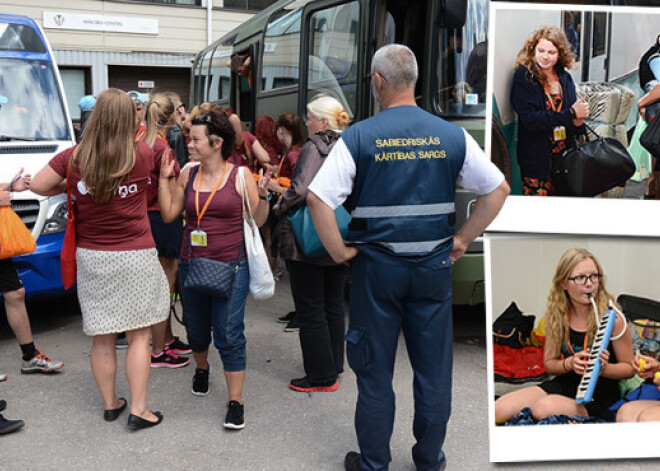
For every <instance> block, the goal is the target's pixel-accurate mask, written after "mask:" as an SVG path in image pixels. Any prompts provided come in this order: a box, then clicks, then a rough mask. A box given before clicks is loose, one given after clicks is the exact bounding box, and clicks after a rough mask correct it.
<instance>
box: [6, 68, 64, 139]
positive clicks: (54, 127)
mask: <svg viewBox="0 0 660 471" xmlns="http://www.w3.org/2000/svg"><path fill="white" fill-rule="evenodd" d="M67 134H68V126H67V121H66V114H65V112H64V106H63V101H62V97H61V96H60V93H59V89H58V87H57V82H56V80H55V73H54V70H53V65H52V63H51V62H47V61H35V60H24V59H7V58H0V141H11V140H30V141H31V140H34V141H50V140H68V137H69V136H68V135H67Z"/></svg>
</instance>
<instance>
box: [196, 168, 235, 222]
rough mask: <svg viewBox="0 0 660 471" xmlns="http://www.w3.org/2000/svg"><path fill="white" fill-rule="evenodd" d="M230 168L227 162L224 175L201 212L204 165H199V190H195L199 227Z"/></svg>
mask: <svg viewBox="0 0 660 471" xmlns="http://www.w3.org/2000/svg"><path fill="white" fill-rule="evenodd" d="M228 168H229V165H227V163H225V169H224V170H223V171H222V176H221V177H220V180H218V183H217V184H216V185H215V188H213V191H212V192H211V195H210V196H209V198H208V199H207V200H206V203H205V204H204V207H203V208H202V212H201V213H200V212H199V189H200V188H201V186H202V166H201V165H200V166H199V178H198V179H197V191H195V211H197V229H199V227H200V224H201V222H202V217H204V213H206V208H208V207H209V204H210V203H211V200H212V199H213V195H215V192H216V191H218V188H220V185H221V184H222V181H223V180H224V179H225V175H226V174H227V169H228Z"/></svg>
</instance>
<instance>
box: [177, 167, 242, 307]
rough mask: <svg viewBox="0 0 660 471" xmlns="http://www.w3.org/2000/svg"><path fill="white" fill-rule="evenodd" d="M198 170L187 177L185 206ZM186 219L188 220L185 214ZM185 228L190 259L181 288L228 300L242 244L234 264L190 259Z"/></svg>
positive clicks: (189, 254) (190, 248)
mask: <svg viewBox="0 0 660 471" xmlns="http://www.w3.org/2000/svg"><path fill="white" fill-rule="evenodd" d="M198 170H199V166H196V167H194V168H193V169H192V171H191V172H190V176H189V177H188V186H187V188H186V196H185V198H186V199H185V201H186V204H187V201H188V195H189V193H190V189H191V188H192V185H193V181H194V178H195V176H196V175H197V171H198ZM186 219H189V218H188V217H187V214H186ZM186 227H187V229H188V256H189V257H190V264H189V265H188V275H187V276H186V279H185V280H184V281H183V287H184V288H186V289H190V290H193V291H197V292H199V293H204V294H208V295H211V296H217V297H220V298H222V299H229V295H230V294H231V288H232V285H233V284H234V275H235V274H236V272H237V271H238V264H239V262H240V260H241V255H242V253H243V244H241V247H240V249H239V251H238V258H237V259H236V261H235V262H231V263H229V262H222V261H220V260H213V259H211V258H206V257H192V245H191V240H190V224H189V223H188V224H186Z"/></svg>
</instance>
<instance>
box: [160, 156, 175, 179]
mask: <svg viewBox="0 0 660 471" xmlns="http://www.w3.org/2000/svg"><path fill="white" fill-rule="evenodd" d="M170 153H171V152H170V150H169V149H168V150H167V151H166V152H165V153H164V154H163V157H162V158H161V159H160V178H167V179H169V178H172V177H174V164H175V160H174V159H171V158H170Z"/></svg>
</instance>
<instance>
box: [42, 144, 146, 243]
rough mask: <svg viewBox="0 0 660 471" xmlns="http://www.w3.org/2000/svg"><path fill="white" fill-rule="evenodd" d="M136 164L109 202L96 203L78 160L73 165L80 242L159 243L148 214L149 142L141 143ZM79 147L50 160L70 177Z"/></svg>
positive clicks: (71, 179)
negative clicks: (71, 160)
mask: <svg viewBox="0 0 660 471" xmlns="http://www.w3.org/2000/svg"><path fill="white" fill-rule="evenodd" d="M138 146H139V147H138V152H137V154H136V156H135V165H134V166H133V169H132V170H131V172H130V173H129V174H128V175H127V176H126V177H125V178H124V180H123V181H122V183H121V185H119V188H118V190H117V194H116V195H115V196H114V197H113V198H112V199H111V200H110V201H109V202H108V203H103V204H102V203H95V202H94V200H92V197H91V196H90V195H89V194H88V192H87V188H86V187H85V183H84V181H81V177H80V169H79V167H78V164H77V163H76V165H75V166H74V167H73V168H72V169H71V174H70V175H69V182H67V183H68V185H69V188H70V189H71V195H72V196H73V197H74V198H75V203H74V207H75V211H76V245H77V246H78V247H81V248H84V249H92V250H112V251H119V250H141V249H150V248H154V247H156V244H155V242H154V239H153V237H152V236H151V227H150V226H149V218H148V217H147V181H148V180H149V174H150V172H151V169H152V166H153V162H154V158H153V155H152V154H153V152H152V151H151V149H150V148H149V146H148V145H146V144H145V143H143V142H141V143H139V144H138ZM74 149H75V147H72V148H70V149H67V150H65V151H63V152H60V153H59V154H57V155H56V156H55V157H53V158H52V159H51V161H50V162H49V163H48V165H50V167H51V168H52V169H53V170H54V171H55V172H56V173H57V174H58V175H60V176H61V177H66V170H67V166H68V165H69V159H70V158H71V154H73V150H74Z"/></svg>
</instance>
